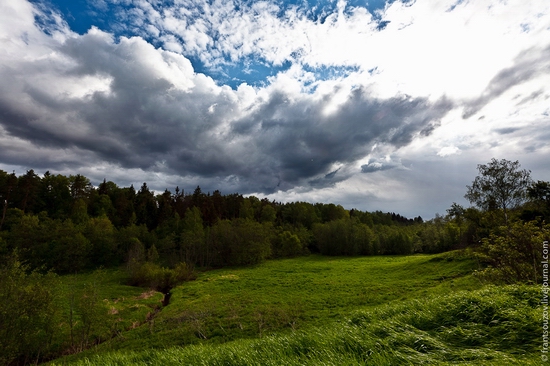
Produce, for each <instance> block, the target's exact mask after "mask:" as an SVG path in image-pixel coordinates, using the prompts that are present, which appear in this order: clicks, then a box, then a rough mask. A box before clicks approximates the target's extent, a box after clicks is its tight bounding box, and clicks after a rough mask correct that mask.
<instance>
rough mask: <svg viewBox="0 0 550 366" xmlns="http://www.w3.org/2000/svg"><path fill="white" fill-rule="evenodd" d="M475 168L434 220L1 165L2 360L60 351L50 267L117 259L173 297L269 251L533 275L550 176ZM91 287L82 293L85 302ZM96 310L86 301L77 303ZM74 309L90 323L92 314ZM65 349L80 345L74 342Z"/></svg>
mask: <svg viewBox="0 0 550 366" xmlns="http://www.w3.org/2000/svg"><path fill="white" fill-rule="evenodd" d="M478 169H479V172H480V175H479V176H478V177H476V179H475V180H474V181H473V183H472V186H468V187H467V193H466V196H465V197H466V198H467V199H468V200H469V201H470V202H471V203H472V204H473V205H474V206H473V207H469V208H464V207H462V206H460V205H458V204H453V205H452V206H451V207H450V208H449V209H448V210H447V214H446V215H445V216H440V215H436V217H435V218H434V219H432V220H429V221H423V220H422V218H421V217H416V218H414V219H407V218H405V217H403V216H401V215H399V214H395V213H383V212H381V211H376V212H363V211H360V210H356V209H352V210H346V209H344V208H343V207H342V206H339V205H335V204H323V203H316V204H311V203H307V202H292V203H279V202H274V201H273V202H271V201H268V200H266V199H262V200H260V199H258V198H257V197H253V196H250V197H244V196H242V195H240V194H238V193H234V194H229V195H223V194H222V193H221V192H220V191H217V190H216V191H214V192H213V193H210V192H208V193H204V192H202V191H201V189H200V187H197V188H196V189H195V190H194V191H193V192H192V193H184V191H183V190H180V189H179V188H178V187H176V189H175V191H174V192H171V191H169V190H165V191H164V192H163V193H160V194H155V193H154V192H153V191H151V190H150V189H149V188H148V186H147V184H146V183H143V185H142V186H141V187H140V189H139V190H138V191H136V190H135V189H134V187H133V186H131V187H123V188H121V187H118V186H117V185H116V184H115V183H113V182H111V181H107V180H104V181H103V183H101V184H100V185H99V186H98V187H97V188H96V187H93V186H92V184H91V183H90V180H89V179H88V178H86V177H84V176H82V175H78V174H77V175H74V176H73V175H71V176H69V177H66V176H63V175H60V174H58V175H55V174H50V173H49V172H46V173H45V174H44V175H43V176H42V177H40V176H38V175H37V174H35V172H34V171H32V170H30V171H28V172H27V173H26V174H25V175H21V176H19V177H18V176H16V175H15V174H14V173H12V174H9V173H6V172H4V171H0V199H1V201H2V202H3V203H4V205H3V208H2V217H1V221H0V230H1V231H0V260H1V262H0V264H1V265H2V266H1V272H2V278H3V279H6V280H5V281H2V284H1V285H0V298H1V299H2V301H1V303H2V304H1V305H0V306H1V307H2V309H1V310H2V311H1V312H0V316H1V317H2V318H1V319H0V322H1V324H0V329H1V330H0V339H1V340H2V343H3V347H4V348H5V350H6V352H4V354H3V356H0V361H1V362H2V363H5V364H9V363H14V364H16V363H22V364H24V363H27V362H31V361H32V362H34V360H37V359H47V358H51V357H55V356H56V354H55V352H59V350H60V349H63V347H61V348H60V346H59V345H52V344H51V343H50V342H51V339H52V338H51V332H53V328H52V324H51V322H48V321H47V319H48V317H49V316H50V315H49V314H50V313H52V312H53V311H54V303H55V294H54V291H53V287H54V286H53V285H52V283H53V282H55V277H56V275H62V274H75V273H80V272H83V271H91V270H94V269H97V268H112V267H118V266H120V265H123V264H125V265H126V268H127V269H128V271H129V276H130V278H131V284H133V285H138V286H144V287H150V288H153V289H155V290H157V291H161V292H163V293H168V292H169V291H170V289H171V288H173V287H174V286H176V285H178V284H180V283H183V282H185V281H188V280H192V279H194V278H195V271H196V270H206V269H209V268H221V267H225V266H242V265H253V264H257V263H261V262H262V261H265V260H267V259H270V258H286V257H295V256H303V255H308V254H310V253H320V254H322V255H332V256H337V255H338V256H341V255H344V256H357V255H363V256H364V255H408V254H414V253H440V252H444V251H449V250H454V249H461V248H472V249H473V251H472V253H475V254H474V255H475V256H476V257H477V258H478V259H479V260H480V262H481V263H482V264H483V266H484V268H483V270H482V275H483V276H485V277H486V278H488V279H491V280H492V281H504V282H512V283H513V282H524V283H538V282H540V280H541V279H542V271H541V270H540V263H541V260H542V253H543V248H542V245H543V244H542V243H543V241H544V240H548V239H549V233H550V226H549V225H547V224H546V222H547V221H548V218H549V216H550V183H548V182H543V181H538V182H533V181H531V179H530V172H528V171H525V170H520V167H519V163H518V162H510V161H507V160H496V159H493V160H492V161H491V162H490V163H489V164H486V165H479V166H478ZM503 187H505V188H506V189H502V188H503ZM89 291H91V292H90V293H89V294H84V295H81V297H80V300H81V301H84V300H82V299H87V301H92V299H93V289H90V290H89ZM37 303H40V304H41V305H40V306H36V304H37ZM14 304H18V305H17V306H14ZM27 308H28V309H27ZM93 308H94V306H93V304H92V305H90V306H88V307H86V306H84V305H82V306H81V307H80V311H84V310H83V309H93ZM31 309H32V311H31ZM71 309H72V308H71ZM76 310H77V307H76V306H75V311H76ZM21 311H23V313H21V314H24V315H25V317H26V318H25V319H27V320H26V321H23V320H21V314H20V312H21ZM71 311H72V310H71ZM79 316H80V317H84V318H86V316H88V317H89V321H90V322H92V321H93V316H99V315H97V314H95V315H94V313H93V312H92V313H91V315H85V314H84V315H82V314H80V315H79ZM17 318H19V319H20V321H14V319H17ZM84 318H82V319H84ZM83 332H84V333H85V331H83ZM84 333H83V334H84ZM14 334H16V335H19V336H18V337H16V338H14V336H13V335H14ZM21 334H24V336H23V337H21ZM71 337H73V335H72V333H71ZM80 342H81V347H80V349H82V348H85V347H86V346H89V345H91V344H92V343H93V342H92V341H91V340H89V339H87V338H86V337H84V336H82V337H81V341H80ZM71 345H72V349H74V350H75V351H76V350H77V347H75V346H74V340H73V339H71ZM63 352H67V351H66V349H63Z"/></svg>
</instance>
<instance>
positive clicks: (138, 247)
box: [0, 170, 458, 273]
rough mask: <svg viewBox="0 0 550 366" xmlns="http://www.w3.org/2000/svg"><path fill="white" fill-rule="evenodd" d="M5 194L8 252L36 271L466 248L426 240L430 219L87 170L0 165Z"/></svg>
mask: <svg viewBox="0 0 550 366" xmlns="http://www.w3.org/2000/svg"><path fill="white" fill-rule="evenodd" d="M0 198H1V199H3V201H4V207H3V212H2V220H1V222H0V228H1V229H2V234H1V237H0V238H1V245H0V253H1V254H2V255H4V256H5V255H8V254H11V253H12V252H13V251H17V253H18V256H19V258H20V259H21V260H23V261H24V262H25V263H28V264H29V265H30V266H31V268H47V269H53V270H54V271H55V272H57V273H74V272H78V271H82V270H86V269H92V268H97V267H100V266H105V267H108V266H114V265H119V264H121V263H124V262H129V261H130V260H133V261H138V262H145V261H150V258H149V256H148V253H150V252H154V253H155V256H156V257H155V261H156V262H158V263H160V264H162V265H166V266H169V267H174V266H175V265H176V264H178V263H181V262H184V263H187V265H188V266H198V267H221V266H227V265H246V264H254V263H258V262H261V261H263V260H265V259H267V258H271V257H290V256H297V255H303V254H307V253H310V252H320V253H322V254H327V255H374V254H409V253H412V252H413V251H415V250H417V251H422V250H425V249H427V248H428V247H429V248H430V250H429V251H441V250H445V249H448V248H449V247H450V246H451V245H455V244H458V242H457V243H451V245H446V246H441V245H439V244H436V245H435V246H434V243H429V244H426V245H425V244H424V243H423V242H422V238H421V237H420V236H418V235H417V233H416V231H418V229H421V226H422V225H423V220H422V218H420V217H417V218H415V219H406V218H405V217H402V216H401V215H398V214H395V213H382V212H380V211H377V212H373V213H369V212H361V211H358V210H351V211H348V210H345V209H344V208H343V207H342V206H338V205H334V204H320V203H318V204H310V203H306V202H293V203H286V204H282V203H278V202H270V201H268V200H266V199H263V200H260V199H258V198H256V197H253V196H252V197H244V196H242V195H240V194H237V193H234V194H229V195H222V194H221V192H220V191H214V192H213V193H210V192H208V193H203V192H202V191H201V189H200V187H197V188H196V189H195V190H194V191H193V192H192V193H185V192H184V191H183V190H180V189H179V187H176V189H175V190H174V192H171V191H169V190H165V191H164V192H163V193H160V194H155V193H154V192H153V191H151V190H150V189H149V188H148V186H147V184H146V183H143V185H142V186H141V187H140V189H139V190H137V191H136V190H135V189H134V187H133V186H130V187H124V188H121V187H118V186H117V185H116V184H115V183H113V182H110V181H106V180H105V181H103V182H102V183H101V184H99V186H98V187H93V186H92V184H91V182H90V180H89V179H88V178H86V177H84V176H82V175H74V176H73V175H71V176H69V177H66V176H63V175H59V174H58V175H53V174H50V173H49V172H46V173H45V174H44V176H43V177H39V176H38V175H37V174H35V173H34V171H32V170H30V171H28V172H27V173H26V174H25V175H22V176H19V177H17V176H16V175H15V174H13V173H12V174H8V173H6V172H4V171H0ZM413 227H414V228H416V231H415V229H413ZM336 239H337V240H336ZM403 243H405V244H403ZM414 245H416V247H415V246H414Z"/></svg>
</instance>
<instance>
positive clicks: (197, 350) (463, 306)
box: [54, 286, 540, 366]
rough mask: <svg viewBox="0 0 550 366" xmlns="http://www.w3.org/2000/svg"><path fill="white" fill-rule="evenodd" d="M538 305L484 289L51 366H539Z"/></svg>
mask: <svg viewBox="0 0 550 366" xmlns="http://www.w3.org/2000/svg"><path fill="white" fill-rule="evenodd" d="M539 298H540V289H538V288H537V287H534V286H530V287H529V286H505V287H496V286H489V287H486V288H484V289H480V290H475V291H460V292H457V293H454V294H448V295H444V294H433V295H431V296H429V297H427V298H422V299H409V300H404V301H394V302H392V303H390V304H385V305H378V306H376V307H369V308H364V309H362V310H357V311H354V312H352V313H350V314H349V315H348V316H345V317H343V318H342V319H339V320H335V321H332V322H329V323H327V324H325V325H322V326H312V327H306V328H304V329H301V330H298V331H292V332H287V333H284V334H278V335H272V336H267V337H264V338H262V339H240V340H235V341H232V342H227V343H224V344H219V345H216V344H202V345H191V346H187V347H170V348H167V349H164V350H161V349H142V350H132V351H129V350H124V351H122V350H121V351H111V352H107V353H101V354H97V355H91V356H88V357H85V358H82V359H79V360H76V361H74V362H61V361H59V362H57V363H54V365H62V364H71V365H220V366H221V365H224V366H231V365H235V366H237V365H495V366H496V365H539V364H540V361H539V360H540V358H539V357H540V351H539V348H540V331H539V330H540V308H539V300H540V299H539ZM65 361H67V360H65Z"/></svg>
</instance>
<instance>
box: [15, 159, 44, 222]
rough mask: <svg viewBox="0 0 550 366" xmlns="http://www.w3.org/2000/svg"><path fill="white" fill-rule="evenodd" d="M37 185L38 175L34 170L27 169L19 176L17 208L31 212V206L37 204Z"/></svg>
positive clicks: (38, 182) (38, 183) (38, 184)
mask: <svg viewBox="0 0 550 366" xmlns="http://www.w3.org/2000/svg"><path fill="white" fill-rule="evenodd" d="M39 187H40V177H39V176H38V175H36V174H35V173H34V170H32V169H31V170H28V171H27V173H26V174H25V175H22V176H20V177H19V179H18V182H17V196H18V199H17V201H18V208H20V209H21V210H23V212H28V211H30V212H33V208H35V207H36V206H38V205H39V202H38V191H39Z"/></svg>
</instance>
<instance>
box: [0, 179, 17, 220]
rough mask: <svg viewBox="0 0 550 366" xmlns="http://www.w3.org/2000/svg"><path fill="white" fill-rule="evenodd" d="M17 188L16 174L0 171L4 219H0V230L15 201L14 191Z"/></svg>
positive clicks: (0, 199) (0, 201) (0, 192)
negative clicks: (9, 208) (11, 204)
mask: <svg viewBox="0 0 550 366" xmlns="http://www.w3.org/2000/svg"><path fill="white" fill-rule="evenodd" d="M16 186H17V177H16V176H15V173H12V174H8V173H6V172H5V171H3V170H0V203H1V205H2V218H1V219H0V230H2V226H3V225H4V221H5V220H6V212H7V210H8V206H9V205H10V203H11V202H12V201H13V196H14V190H15V188H16Z"/></svg>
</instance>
